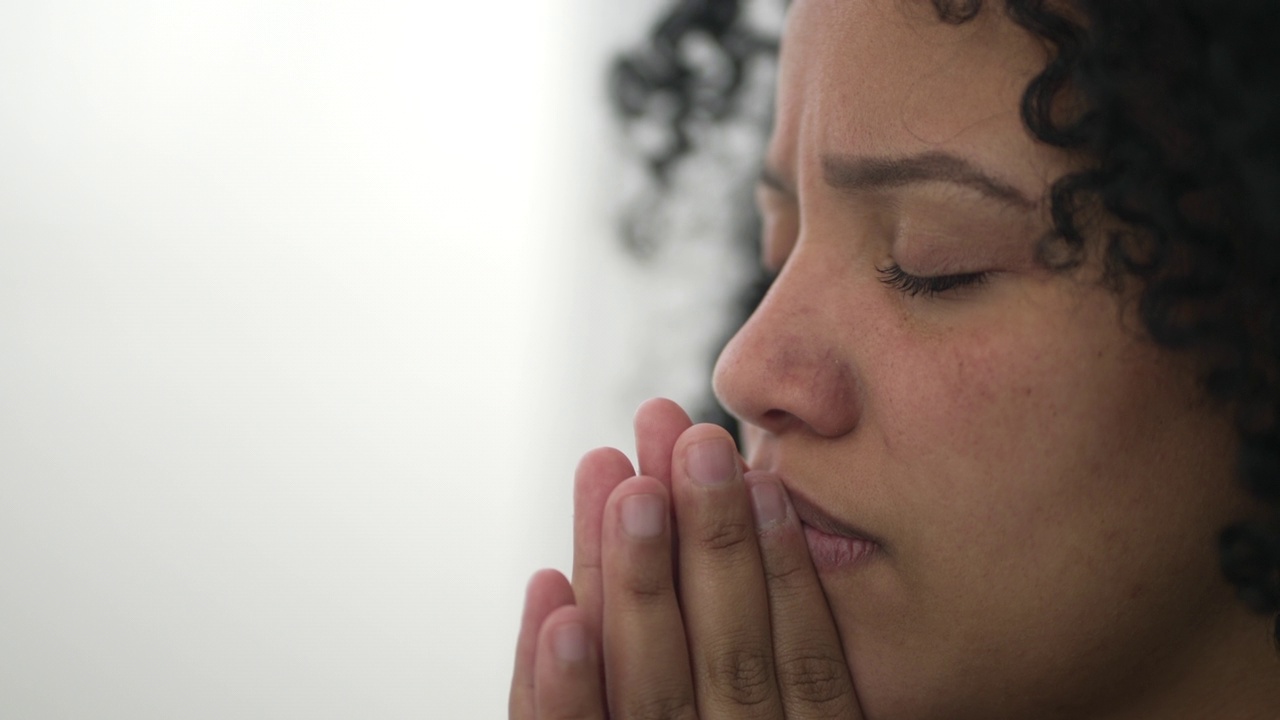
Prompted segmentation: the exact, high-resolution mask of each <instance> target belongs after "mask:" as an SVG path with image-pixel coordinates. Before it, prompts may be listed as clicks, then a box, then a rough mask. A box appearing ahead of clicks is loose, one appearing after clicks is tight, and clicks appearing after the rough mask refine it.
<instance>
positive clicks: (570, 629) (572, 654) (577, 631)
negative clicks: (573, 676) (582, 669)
mask: <svg viewBox="0 0 1280 720" xmlns="http://www.w3.org/2000/svg"><path fill="white" fill-rule="evenodd" d="M551 649H552V651H553V652H554V653H555V654H556V657H557V658H560V660H562V661H564V662H580V661H582V660H583V659H585V658H586V657H587V631H586V629H585V628H583V627H582V623H576V622H567V623H564V624H563V625H561V626H560V627H558V628H556V632H555V635H554V636H553V637H552V638H551Z"/></svg>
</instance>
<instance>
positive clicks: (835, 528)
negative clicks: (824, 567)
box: [750, 443, 885, 548]
mask: <svg viewBox="0 0 1280 720" xmlns="http://www.w3.org/2000/svg"><path fill="white" fill-rule="evenodd" d="M781 459H782V458H781V457H780V453H779V448H778V447H777V446H776V445H774V444H772V443H761V444H759V445H757V446H756V448H755V452H753V453H752V455H751V460H752V462H751V463H750V466H751V467H752V468H753V469H756V470H764V471H766V472H770V473H772V474H773V475H775V476H776V477H777V478H778V480H779V482H781V483H782V486H783V487H784V488H786V490H787V495H788V496H789V497H790V498H791V506H792V507H794V508H795V509H796V516H797V517H799V518H800V522H801V523H803V524H805V525H807V526H809V527H811V528H813V529H815V530H818V531H819V532H824V533H826V534H828V535H839V536H841V537H847V538H853V539H855V540H869V541H871V542H873V543H875V544H876V545H878V546H879V547H881V548H884V547H885V544H884V542H883V541H881V540H880V538H878V537H876V536H875V535H872V534H871V533H869V532H867V531H865V530H863V529H862V528H859V527H857V526H856V525H852V524H850V523H847V522H844V521H843V520H838V519H836V518H835V517H832V516H831V515H830V514H829V513H827V511H825V510H823V509H822V508H821V507H819V506H818V504H817V503H816V502H814V501H812V500H810V499H809V498H808V497H806V496H805V495H804V493H803V492H801V491H800V490H799V489H797V488H796V487H795V486H794V485H793V484H792V483H791V482H789V481H788V479H787V476H786V474H785V473H783V472H782V470H781V467H780V466H781V464H782V463H781V462H780V461H781Z"/></svg>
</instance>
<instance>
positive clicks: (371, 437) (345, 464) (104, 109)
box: [0, 0, 723, 719]
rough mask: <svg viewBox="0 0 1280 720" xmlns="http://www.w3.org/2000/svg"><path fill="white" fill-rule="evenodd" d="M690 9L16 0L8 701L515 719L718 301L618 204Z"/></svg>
mask: <svg viewBox="0 0 1280 720" xmlns="http://www.w3.org/2000/svg"><path fill="white" fill-rule="evenodd" d="M663 4H665V3H662V2H660V1H659V0H643V1H642V2H637V1H635V0H628V1H627V2H621V0H619V1H618V2H609V3H598V2H596V3H593V2H587V1H586V0H519V1H517V0H502V1H495V2H486V3H475V2H443V1H440V0H437V1H435V2H408V1H402V0H362V1H361V2H354V0H346V1H343V0H331V1H323V0H322V1H316V0H308V1H307V2H301V1H291V0H254V1H252V2H250V1H249V0H221V1H220V2H196V1H195V0H165V1H164V2H158V1H153V0H110V1H108V0H42V1H41V2H37V3H17V2H3V3H0V717H3V718H22V719H30V718H131V719H141V718H193V719H194V718H354V717H362V718H367V717H372V718H410V717H417V718H422V717H429V718H444V717H453V718H464V717H465V718H482V717H503V716H504V714H505V712H506V709H505V708H506V693H507V683H508V679H509V676H510V670H511V658H512V650H513V647H514V640H515V634H516V628H517V621H518V616H519V610H520V604H521V599H522V597H521V596H522V592H523V588H524V584H525V581H526V579H527V578H528V576H529V575H530V574H531V573H532V572H533V571H534V570H536V569H537V568H539V567H544V566H551V567H559V568H562V569H566V570H567V569H568V565H569V558H570V538H571V535H570V522H571V516H572V507H571V503H570V499H571V483H570V478H571V475H572V471H573V466H574V464H575V462H576V460H577V457H578V456H579V455H580V454H581V453H582V452H583V451H584V450H586V449H587V448H589V447H592V446H596V445H602V444H613V445H617V446H619V447H624V448H627V446H628V444H629V443H630V428H629V425H628V422H629V418H630V415H631V412H632V411H633V409H634V408H635V406H636V405H637V404H638V403H639V402H640V401H641V400H643V399H644V398H646V397H648V396H650V395H653V394H657V393H663V394H667V395H668V396H672V397H675V398H676V399H678V400H681V401H684V402H696V401H699V400H701V399H702V398H703V396H704V395H705V387H706V376H705V370H706V367H705V365H706V362H707V361H709V353H710V352H711V351H712V350H713V348H711V346H710V345H707V344H706V342H703V343H702V344H699V342H694V341H692V340H690V341H688V342H685V341H682V340H681V339H680V338H682V337H684V338H702V337H704V336H705V337H709V334H708V333H706V332H704V331H705V329H706V328H707V327H718V326H719V325H720V324H721V323H722V322H723V320H722V318H721V317H720V316H719V315H716V314H715V313H705V312H703V313H690V312H689V308H690V307H691V305H690V299H689V298H690V296H689V295H688V294H687V293H685V291H684V290H680V289H679V288H682V287H685V286H686V285H685V284H688V283H696V282H699V281H697V280H693V278H698V277H701V278H703V279H702V280H701V281H700V282H703V283H704V284H705V283H707V282H708V280H707V279H706V278H707V277H708V276H707V275H706V273H705V271H699V270H698V269H697V268H696V267H692V268H691V267H690V266H689V265H688V263H685V262H683V261H679V260H675V259H671V258H666V259H663V256H661V254H659V256H658V257H656V258H650V259H649V260H648V261H646V262H643V263H641V262H637V261H636V260H635V258H633V257H631V256H629V255H628V254H627V253H626V252H625V251H624V250H622V247H621V246H622V244H621V243H620V242H619V240H618V237H617V233H616V232H615V228H616V222H615V220H616V218H617V213H618V209H619V206H620V205H621V204H622V201H621V200H620V197H621V193H620V190H619V181H618V178H619V177H622V176H624V175H625V172H624V171H623V169H624V168H626V167H633V168H634V166H635V160H634V158H630V159H629V158H627V157H624V155H623V154H622V153H620V152H619V148H620V147H621V141H620V139H619V131H618V129H617V125H616V123H615V122H614V121H613V120H612V119H611V116H610V114H609V111H608V109H607V102H606V94H605V91H604V77H605V69H606V67H607V64H608V58H609V57H610V56H611V55H612V54H613V53H614V52H616V51H617V50H618V49H619V48H622V47H625V46H631V45H634V44H635V43H636V42H638V41H639V39H640V38H641V36H642V34H643V32H644V31H645V29H646V28H647V27H648V26H649V24H650V22H651V20H652V18H653V17H654V15H655V13H656V12H657V9H658V7H659V6H660V5H663ZM708 257H710V256H708ZM711 262H714V260H711ZM672 268H679V269H681V270H682V272H683V276H678V277H677V276H674V275H673V273H672V272H671V270H672ZM704 270H705V268H704ZM675 275H679V273H676V274H675ZM715 282H716V283H719V282H720V281H719V280H716V281H715ZM682 283H684V284H682ZM663 288H665V289H663ZM671 288H676V289H675V290H672V289H671ZM695 305H696V304H695ZM681 333H683V334H681ZM710 341H714V338H710ZM628 449H629V448H628Z"/></svg>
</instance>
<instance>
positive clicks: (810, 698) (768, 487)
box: [746, 472, 862, 720]
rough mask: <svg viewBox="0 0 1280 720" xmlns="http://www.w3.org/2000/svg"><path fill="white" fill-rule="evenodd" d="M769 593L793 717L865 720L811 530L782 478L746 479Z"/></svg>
mask: <svg viewBox="0 0 1280 720" xmlns="http://www.w3.org/2000/svg"><path fill="white" fill-rule="evenodd" d="M746 482H747V485H748V487H749V488H750V492H751V498H752V506H753V510H754V512H755V517H756V524H757V528H758V532H759V543H760V557H761V559H762V561H763V563H764V576H765V581H766V584H767V586H768V594H769V622H770V625H771V626H772V627H773V657H774V665H775V673H776V675H777V682H778V689H779V691H780V692H781V695H782V703H783V706H784V707H785V708H786V716H787V717H789V718H790V717H795V718H813V719H814V720H817V719H819V718H833V719H834V718H842V719H848V720H861V718H862V710H861V708H860V707H859V705H858V698H857V694H856V693H855V691H854V687H853V678H852V676H851V675H850V673H849V664H848V663H847V662H846V661H845V656H844V649H843V647H842V646H841V643H840V634H839V632H838V631H837V629H836V624H835V620H834V619H832V617H831V610H830V607H829V606H828V604H827V597H826V595H825V594H824V593H823V591H822V585H821V584H820V583H819V581H818V574H817V572H816V571H815V570H814V569H813V561H812V560H811V559H810V557H809V548H808V544H807V543H806V542H805V538H804V530H803V528H802V527H801V525H800V521H799V519H798V518H797V517H796V514H795V510H794V509H793V508H792V506H791V503H790V500H789V499H788V497H787V493H786V490H785V489H784V488H783V487H782V483H781V482H779V481H778V479H777V477H775V476H773V475H771V474H769V473H763V472H751V473H748V474H747V476H746Z"/></svg>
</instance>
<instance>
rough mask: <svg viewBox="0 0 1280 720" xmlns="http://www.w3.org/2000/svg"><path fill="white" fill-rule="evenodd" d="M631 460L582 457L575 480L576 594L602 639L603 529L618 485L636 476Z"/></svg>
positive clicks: (615, 454) (599, 454) (614, 453)
mask: <svg viewBox="0 0 1280 720" xmlns="http://www.w3.org/2000/svg"><path fill="white" fill-rule="evenodd" d="M635 474H636V473H635V469H634V468H632V467H631V461H630V460H628V459H627V456H626V455H623V454H622V453H621V452H620V451H618V450H615V449H613V448H597V449H595V450H592V451H591V452H589V453H587V454H586V455H584V456H582V460H581V461H580V462H579V463H578V468H577V470H576V471H575V472H574V479H573V594H574V596H575V597H576V598H577V605H578V607H580V608H582V609H583V610H584V611H585V612H586V613H587V622H588V629H589V630H590V631H591V634H592V636H593V637H596V638H599V636H600V617H601V603H602V599H601V592H602V590H601V579H600V530H601V523H602V521H603V519H604V506H605V502H606V501H607V500H608V499H609V495H610V494H611V493H612V492H613V490H614V488H616V487H618V484H619V483H621V482H622V481H623V480H626V479H627V478H629V477H632V476H634V475H635Z"/></svg>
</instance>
